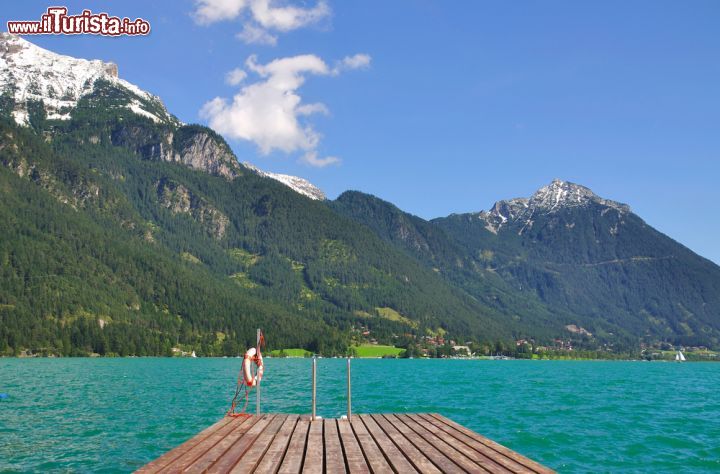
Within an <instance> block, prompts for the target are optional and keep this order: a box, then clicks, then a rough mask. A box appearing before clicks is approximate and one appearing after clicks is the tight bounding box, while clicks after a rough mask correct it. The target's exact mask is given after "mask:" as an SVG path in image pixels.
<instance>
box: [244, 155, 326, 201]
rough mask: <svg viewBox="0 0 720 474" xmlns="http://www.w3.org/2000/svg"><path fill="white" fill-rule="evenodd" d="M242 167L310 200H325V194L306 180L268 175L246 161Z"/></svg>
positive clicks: (286, 175) (273, 174)
mask: <svg viewBox="0 0 720 474" xmlns="http://www.w3.org/2000/svg"><path fill="white" fill-rule="evenodd" d="M243 166H244V167H245V168H247V169H249V170H250V171H253V172H255V173H257V174H258V175H260V176H263V177H266V178H270V179H274V180H275V181H278V182H280V183H282V184H284V185H285V186H287V187H288V188H290V189H292V190H293V191H295V192H297V193H300V194H302V195H303V196H307V197H309V198H310V199H315V200H320V201H324V200H325V199H326V197H325V193H324V192H322V190H321V189H320V188H318V187H317V186H315V185H314V184H312V183H311V182H310V181H308V180H306V179H303V178H299V177H297V176H290V175H288V174H279V173H270V172H268V171H263V170H261V169H260V168H258V167H256V166H254V165H252V164H251V163H249V162H247V161H246V162H244V163H243Z"/></svg>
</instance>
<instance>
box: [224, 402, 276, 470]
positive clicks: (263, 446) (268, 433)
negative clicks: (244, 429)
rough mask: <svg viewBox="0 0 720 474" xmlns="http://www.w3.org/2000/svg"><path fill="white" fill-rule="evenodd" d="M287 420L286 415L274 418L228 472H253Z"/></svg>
mask: <svg viewBox="0 0 720 474" xmlns="http://www.w3.org/2000/svg"><path fill="white" fill-rule="evenodd" d="M287 418H288V417H287V415H278V416H276V417H275V419H274V420H273V421H272V422H271V423H270V424H269V425H267V426H266V427H265V429H264V430H263V432H262V433H261V434H260V436H258V437H257V439H256V440H255V442H254V443H253V444H252V446H251V447H250V449H248V450H247V451H245V454H243V456H242V458H241V459H240V461H239V462H238V463H237V464H235V467H233V468H232V470H231V471H230V472H232V473H233V474H249V473H251V472H253V471H254V470H255V467H256V466H257V465H258V464H259V463H260V460H261V459H262V457H263V456H264V455H265V451H267V449H268V448H269V447H270V443H272V441H273V439H275V435H276V434H277V432H278V431H280V428H281V427H282V425H283V423H285V420H287Z"/></svg>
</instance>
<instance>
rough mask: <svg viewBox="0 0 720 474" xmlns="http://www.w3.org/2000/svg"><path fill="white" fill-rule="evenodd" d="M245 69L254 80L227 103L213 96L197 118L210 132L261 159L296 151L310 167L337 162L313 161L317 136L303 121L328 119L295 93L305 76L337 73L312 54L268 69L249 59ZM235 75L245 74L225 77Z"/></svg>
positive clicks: (330, 159) (282, 60)
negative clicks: (247, 146)
mask: <svg viewBox="0 0 720 474" xmlns="http://www.w3.org/2000/svg"><path fill="white" fill-rule="evenodd" d="M359 56H365V57H367V59H366V60H362V61H360V62H361V63H363V64H368V63H369V61H370V58H369V56H367V55H356V56H353V58H356V57H359ZM346 59H347V58H346ZM343 61H344V60H343ZM245 68H246V69H247V70H248V71H250V72H253V73H254V74H256V75H257V76H258V80H257V81H256V82H254V83H252V84H248V85H245V86H243V87H242V88H240V90H239V91H238V93H237V94H236V95H235V96H234V97H233V98H232V101H229V100H228V99H225V98H221V97H216V98H214V99H213V100H211V101H209V102H207V103H206V104H205V105H204V106H203V107H202V109H201V110H200V116H201V117H202V118H203V119H206V120H207V121H208V124H209V125H210V127H212V128H213V129H215V130H216V131H217V132H219V133H221V134H223V135H225V136H227V137H229V138H234V139H240V140H246V141H250V142H252V143H255V144H256V145H257V147H258V149H259V150H260V152H261V153H262V154H264V155H267V154H269V153H271V152H273V151H275V150H278V151H282V152H285V153H294V152H298V151H301V152H303V156H302V158H301V161H303V162H304V163H307V164H309V165H311V166H317V167H322V166H327V165H330V164H335V163H339V162H340V159H339V158H337V157H334V156H328V157H325V158H319V157H318V152H317V149H318V146H319V143H320V139H321V135H320V134H319V133H318V132H317V131H316V130H315V128H314V127H313V125H312V124H311V123H309V122H308V118H309V117H311V116H313V115H316V114H325V115H327V114H329V110H328V108H327V107H326V106H325V105H324V104H322V103H319V102H315V103H308V104H304V103H302V98H301V96H300V95H299V93H298V90H299V89H300V87H301V86H302V85H303V84H304V83H305V81H306V79H307V78H308V77H309V76H313V75H316V76H334V75H336V74H337V71H336V68H333V69H330V68H329V67H328V65H327V64H326V63H325V61H323V60H322V59H321V58H319V57H317V56H315V55H313V54H305V55H300V56H292V57H287V58H280V59H275V60H273V61H271V62H269V63H267V64H259V63H258V62H257V57H256V56H254V55H253V56H250V57H249V58H248V59H247V60H246V61H245ZM355 68H356V67H355ZM239 71H240V72H243V73H245V71H243V70H242V69H235V70H233V71H231V72H230V73H228V76H227V77H228V78H230V77H233V78H237V77H240V76H241V74H240V72H239ZM246 75H247V74H246ZM246 75H245V76H243V77H242V80H244V79H246ZM228 81H229V79H228ZM239 83H240V81H238V82H237V84H239Z"/></svg>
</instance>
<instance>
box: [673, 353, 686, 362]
mask: <svg viewBox="0 0 720 474" xmlns="http://www.w3.org/2000/svg"><path fill="white" fill-rule="evenodd" d="M675 362H685V356H684V355H683V353H682V351H677V354H675Z"/></svg>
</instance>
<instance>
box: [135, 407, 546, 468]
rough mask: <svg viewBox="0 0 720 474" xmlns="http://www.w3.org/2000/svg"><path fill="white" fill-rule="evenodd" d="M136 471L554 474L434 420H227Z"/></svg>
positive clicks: (405, 417)
mask: <svg viewBox="0 0 720 474" xmlns="http://www.w3.org/2000/svg"><path fill="white" fill-rule="evenodd" d="M138 472H141V473H151V472H152V473H155V472H168V473H170V472H211V473H215V472H247V473H250V472H257V473H300V472H302V473H325V472H327V473H346V472H349V473H353V474H354V473H371V472H372V473H391V472H396V473H401V474H404V473H412V472H422V473H439V472H450V473H464V472H501V473H510V472H517V473H527V474H531V473H549V472H553V471H552V470H551V469H548V468H546V467H544V466H541V465H540V464H538V463H536V462H535V461H532V460H530V459H528V458H526V457H524V456H521V455H520V454H518V453H516V452H514V451H512V450H510V449H508V448H506V447H504V446H501V445H499V444H497V443H495V442H494V441H491V440H489V439H487V438H485V437H483V436H480V435H479V434H477V433H475V432H474V431H471V430H469V429H467V428H465V427H463V426H461V425H459V424H457V423H455V422H454V421H451V420H449V419H447V418H445V417H443V416H440V415H437V414H418V415H405V414H403V415H392V414H390V415H354V416H353V417H352V419H351V420H350V421H348V420H337V419H326V420H316V421H312V422H311V421H310V417H309V416H300V415H277V414H268V415H261V416H248V417H239V418H229V417H226V418H223V419H222V420H220V421H218V422H217V423H215V424H214V425H213V426H211V427H209V428H208V429H206V430H205V431H203V432H201V433H200V434H198V435H197V436H195V437H194V438H192V439H190V440H189V441H187V442H186V443H184V444H182V445H180V446H178V447H177V448H175V449H173V450H172V451H169V452H168V453H166V454H165V455H163V456H161V457H159V458H158V459H156V460H155V461H152V462H151V463H149V464H147V465H146V466H144V467H143V468H141V469H140V470H139V471H138Z"/></svg>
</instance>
